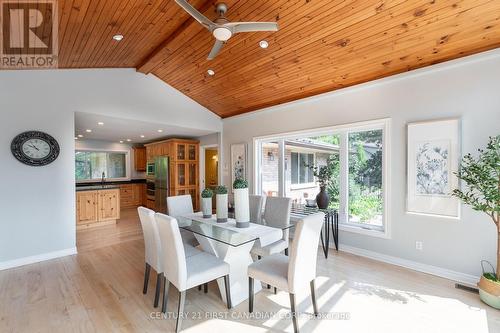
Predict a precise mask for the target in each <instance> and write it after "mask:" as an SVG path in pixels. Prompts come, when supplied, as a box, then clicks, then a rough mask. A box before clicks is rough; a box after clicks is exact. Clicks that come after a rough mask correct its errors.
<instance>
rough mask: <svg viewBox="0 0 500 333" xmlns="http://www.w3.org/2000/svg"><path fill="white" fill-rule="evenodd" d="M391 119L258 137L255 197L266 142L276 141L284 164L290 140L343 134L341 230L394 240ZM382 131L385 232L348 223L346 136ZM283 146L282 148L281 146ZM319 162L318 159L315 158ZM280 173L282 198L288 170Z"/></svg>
mask: <svg viewBox="0 0 500 333" xmlns="http://www.w3.org/2000/svg"><path fill="white" fill-rule="evenodd" d="M390 124H391V119H390V118H383V119H376V120H369V121H363V122H356V123H350V124H342V125H337V126H328V127H321V128H314V129H306V130H300V131H293V132H284V133H276V134H271V135H265V136H258V137H254V138H253V151H254V158H253V171H254V177H253V190H254V194H258V193H261V177H260V165H261V164H260V163H261V153H262V150H261V144H262V143H264V142H269V141H275V142H278V144H279V146H280V149H279V151H280V154H279V155H278V159H279V164H280V165H282V164H283V165H284V161H285V147H284V145H285V141H286V140H288V139H296V138H301V137H305V136H321V135H340V151H339V154H340V192H341V193H340V202H341V205H340V209H339V229H340V230H343V231H347V232H352V233H357V234H363V235H369V236H374V237H379V238H385V239H390V238H391V220H390V216H391V205H390V203H391V198H390V192H391V191H390V189H391V185H390V184H391V170H390V169H391V165H390V153H391V131H390V130H391V128H390V127H391V126H390ZM377 129H381V130H382V193H383V200H384V203H383V212H382V222H383V230H381V228H380V227H377V226H370V225H368V224H363V223H355V222H349V221H348V214H349V212H348V204H349V201H348V200H349V189H348V188H347V187H348V184H349V182H348V177H349V165H348V163H349V160H348V154H349V152H348V149H347V145H348V142H347V137H348V133H350V132H361V131H368V130H377ZM281 145H282V146H281ZM315 161H316V157H315ZM278 172H279V174H278V176H279V180H280V181H279V185H278V186H279V190H280V191H279V193H280V194H279V195H280V196H283V195H284V193H286V192H285V184H284V183H285V181H284V179H285V170H284V168H280V170H279V171H278Z"/></svg>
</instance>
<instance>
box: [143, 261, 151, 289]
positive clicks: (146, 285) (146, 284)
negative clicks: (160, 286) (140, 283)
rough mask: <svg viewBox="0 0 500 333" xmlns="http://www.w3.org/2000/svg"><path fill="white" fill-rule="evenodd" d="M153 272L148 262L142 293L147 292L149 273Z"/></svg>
mask: <svg viewBox="0 0 500 333" xmlns="http://www.w3.org/2000/svg"><path fill="white" fill-rule="evenodd" d="M150 272H151V266H150V265H149V264H148V263H146V270H145V271H144V287H143V288H142V293H143V294H146V293H147V292H148V282H149V273H150Z"/></svg>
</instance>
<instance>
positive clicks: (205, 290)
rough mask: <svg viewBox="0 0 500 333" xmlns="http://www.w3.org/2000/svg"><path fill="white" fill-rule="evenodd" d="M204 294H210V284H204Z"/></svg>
mask: <svg viewBox="0 0 500 333" xmlns="http://www.w3.org/2000/svg"><path fill="white" fill-rule="evenodd" d="M203 292H204V293H205V294H206V293H208V283H205V284H203Z"/></svg>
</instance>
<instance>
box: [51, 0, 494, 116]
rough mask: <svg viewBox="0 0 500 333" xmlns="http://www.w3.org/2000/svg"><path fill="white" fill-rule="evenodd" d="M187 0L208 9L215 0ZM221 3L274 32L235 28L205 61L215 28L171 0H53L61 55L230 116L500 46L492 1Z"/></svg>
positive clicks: (237, 17) (74, 64)
mask: <svg viewBox="0 0 500 333" xmlns="http://www.w3.org/2000/svg"><path fill="white" fill-rule="evenodd" d="M189 2H190V3H191V4H192V5H193V6H194V7H195V8H197V9H198V10H199V11H201V12H202V13H204V14H205V15H206V16H207V17H209V18H211V19H213V18H215V16H216V14H215V12H214V4H215V3H216V1H205V0H191V1H189ZM225 2H226V3H227V4H228V6H229V11H228V13H227V17H228V19H229V20H231V21H277V22H278V24H279V27H280V29H279V31H278V32H275V33H267V32H259V33H245V34H237V35H235V36H234V37H232V38H231V39H230V40H229V42H228V44H226V45H225V46H224V48H223V49H222V51H221V52H220V53H219V55H218V56H217V57H216V58H215V59H214V60H211V61H209V60H207V59H206V57H207V55H208V53H209V52H210V49H211V48H212V45H213V42H214V39H213V37H212V36H211V34H210V33H209V32H208V31H207V30H205V29H204V28H203V27H202V26H201V25H200V24H198V23H197V22H196V21H194V20H193V19H192V18H190V16H188V14H187V13H186V12H184V11H183V10H182V9H181V8H180V7H179V6H178V5H177V4H176V3H175V2H174V1H173V0H147V1H144V0H100V1H98V0H62V1H59V26H60V28H59V44H60V47H59V66H60V67H62V68H89V67H90V68H103V67H134V68H137V70H138V71H140V72H142V73H146V74H147V73H152V74H154V75H156V76H158V77H159V78H160V79H162V80H164V81H165V82H167V83H168V84H170V85H171V86H173V87H174V88H176V89H178V90H180V91H181V92H183V93H184V94H186V95H188V96H189V97H191V98H193V99H194V100H196V101H197V102H198V103H200V104H202V105H203V106H205V107H207V108H208V109H210V110H211V111H213V112H215V113H217V114H218V115H220V116H221V117H229V116H233V115H236V114H241V113H244V112H249V111H253V110H257V109H260V108H263V107H267V106H272V105H276V104H280V103H284V102H288V101H292V100H296V99H299V98H303V97H307V96H312V95H316V94H320V93H324V92H327V91H332V90H335V89H339V88H343V87H347V86H351V85H354V84H358V83H362V82H366V81H371V80H375V79H378V78H382V77H385V76H389V75H393V74H396V73H401V72H405V71H409V70H412V69H416V68H420V67H424V66H428V65H432V64H435V63H439V62H443V61H447V60H450V59H454V58H459V57H462V56H466V55H470V54H473V53H477V52H481V51H484V50H489V49H493V48H497V47H500V1H498V0H425V1H419V0H265V1H264V0H261V1H257V0H226V1H225ZM117 33H120V34H123V35H124V36H125V38H124V39H123V40H122V41H121V42H116V41H114V40H112V36H113V35H115V34H117ZM264 39H265V40H267V41H268V42H269V48H267V49H261V48H260V47H259V41H261V40H264ZM209 68H210V69H213V70H214V71H215V75H214V76H209V75H207V69H209ZM465 79H467V78H464V80H465Z"/></svg>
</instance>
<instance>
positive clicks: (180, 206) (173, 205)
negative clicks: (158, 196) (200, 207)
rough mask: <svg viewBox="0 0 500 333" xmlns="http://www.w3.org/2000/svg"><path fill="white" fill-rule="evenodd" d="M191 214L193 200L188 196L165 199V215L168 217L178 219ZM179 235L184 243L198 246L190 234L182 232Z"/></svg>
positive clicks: (192, 211)
mask: <svg viewBox="0 0 500 333" xmlns="http://www.w3.org/2000/svg"><path fill="white" fill-rule="evenodd" d="M192 213H194V210H193V199H192V198H191V196H190V195H189V194H186V195H177V196H172V197H167V214H168V215H169V216H172V217H175V218H178V217H179V216H183V215H187V214H192ZM181 235H182V240H183V241H184V243H187V244H189V245H192V246H197V245H198V244H199V243H198V241H197V240H196V237H195V236H194V235H193V233H192V232H189V231H186V230H182V231H181Z"/></svg>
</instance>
